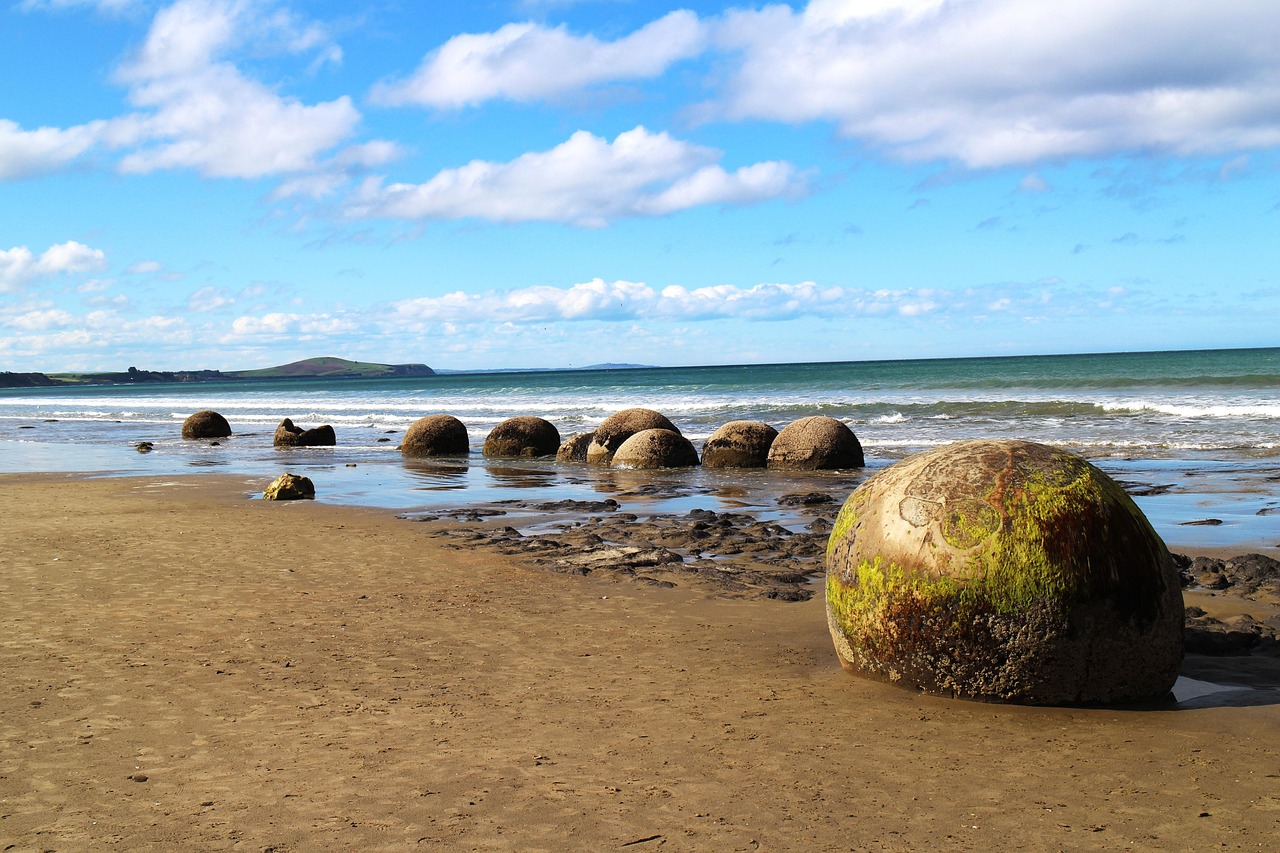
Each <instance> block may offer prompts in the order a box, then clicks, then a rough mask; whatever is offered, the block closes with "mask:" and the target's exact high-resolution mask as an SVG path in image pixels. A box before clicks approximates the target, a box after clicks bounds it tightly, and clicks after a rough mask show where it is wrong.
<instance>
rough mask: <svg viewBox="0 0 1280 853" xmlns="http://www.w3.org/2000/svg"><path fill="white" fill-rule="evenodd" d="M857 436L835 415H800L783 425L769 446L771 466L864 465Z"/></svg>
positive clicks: (824, 466)
mask: <svg viewBox="0 0 1280 853" xmlns="http://www.w3.org/2000/svg"><path fill="white" fill-rule="evenodd" d="M864 464H865V461H864V459H863V456H862V444H861V442H859V441H858V437H857V436H856V435H854V434H853V430H851V429H849V428H848V427H847V426H845V425H844V424H843V423H841V422H840V421H838V420H836V419H835V418H828V417H826V416H823V415H815V416H813V417H808V418H801V419H800V420H798V421H793V422H791V423H789V424H787V425H786V426H785V427H783V428H782V432H780V433H778V437H777V438H775V439H774V440H773V444H772V445H770V447H769V467H770V468H783V469H793V470H803V471H816V470H827V469H835V468H861V467H862V466H863V465H864Z"/></svg>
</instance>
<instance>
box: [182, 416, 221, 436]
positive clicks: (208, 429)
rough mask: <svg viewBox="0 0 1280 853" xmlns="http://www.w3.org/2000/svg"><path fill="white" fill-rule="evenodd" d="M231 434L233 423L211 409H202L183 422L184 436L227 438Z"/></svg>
mask: <svg viewBox="0 0 1280 853" xmlns="http://www.w3.org/2000/svg"><path fill="white" fill-rule="evenodd" d="M229 435H231V424H229V423H227V419H226V418H224V417H223V416H222V415H220V414H218V413H217V412H215V411H212V410H210V409H201V410H200V411H198V412H196V413H195V414H194V415H191V416H190V417H188V418H187V419H186V420H185V421H183V422H182V437H183V438H226V437H227V436H229Z"/></svg>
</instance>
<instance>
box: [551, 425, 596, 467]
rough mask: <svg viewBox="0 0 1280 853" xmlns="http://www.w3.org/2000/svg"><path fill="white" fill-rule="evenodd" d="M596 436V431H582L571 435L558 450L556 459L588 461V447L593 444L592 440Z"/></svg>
mask: <svg viewBox="0 0 1280 853" xmlns="http://www.w3.org/2000/svg"><path fill="white" fill-rule="evenodd" d="M595 437H596V434H595V433H594V432H580V433H578V434H577V435H573V436H570V437H569V438H568V439H567V440H566V441H565V443H564V444H562V445H560V449H559V450H557V451H556V461H557V462H586V461H587V448H588V447H590V446H591V442H592V441H593V440H594V439H595Z"/></svg>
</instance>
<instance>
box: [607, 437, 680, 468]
mask: <svg viewBox="0 0 1280 853" xmlns="http://www.w3.org/2000/svg"><path fill="white" fill-rule="evenodd" d="M611 464H612V465H613V467H615V468H637V469H651V468H691V467H693V466H695V465H697V464H698V451H697V450H695V449H694V446H693V443H692V442H690V441H689V439H687V438H685V437H684V436H683V435H681V434H680V433H678V432H673V431H672V430H669V429H644V430H641V431H640V432H638V433H636V434H635V435H633V436H631V437H630V438H628V439H627V440H626V441H624V442H622V446H620V447H619V448H618V451H617V452H616V453H614V454H613V462H612V463H611Z"/></svg>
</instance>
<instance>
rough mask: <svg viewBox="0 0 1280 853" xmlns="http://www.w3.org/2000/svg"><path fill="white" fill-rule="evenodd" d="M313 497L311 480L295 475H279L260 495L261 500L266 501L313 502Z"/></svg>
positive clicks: (313, 490) (314, 492) (313, 489)
mask: <svg viewBox="0 0 1280 853" xmlns="http://www.w3.org/2000/svg"><path fill="white" fill-rule="evenodd" d="M315 496H316V487H315V484H313V483H312V482H311V478H310V477H302V476H299V475H297V474H281V475H280V476H279V477H276V478H275V479H274V480H272V481H271V485H269V486H267V488H266V491H264V492H263V493H262V498H263V500H268V501H300V500H313V499H314V498H315Z"/></svg>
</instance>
